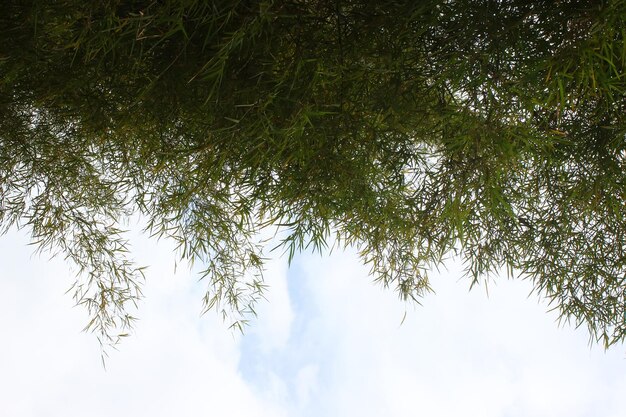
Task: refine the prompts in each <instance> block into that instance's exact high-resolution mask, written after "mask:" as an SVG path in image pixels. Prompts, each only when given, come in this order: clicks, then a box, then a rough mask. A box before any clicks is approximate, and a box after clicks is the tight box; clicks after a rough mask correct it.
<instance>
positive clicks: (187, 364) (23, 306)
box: [0, 233, 284, 417]
mask: <svg viewBox="0 0 626 417" xmlns="http://www.w3.org/2000/svg"><path fill="white" fill-rule="evenodd" d="M25 242H26V240H25V239H24V237H23V236H22V235H19V234H16V233H10V234H8V235H6V236H4V237H2V239H1V240H0V250H2V253H3V254H4V257H5V259H3V260H4V262H3V264H2V268H1V272H2V275H1V278H0V279H1V281H0V285H1V288H2V290H1V291H0V331H1V332H2V335H3V343H2V344H1V345H0V369H2V372H1V373H0V392H1V393H2V398H3V400H2V401H0V415H5V416H12V417H30V416H33V417H34V416H42V415H46V416H52V417H54V416H63V417H72V416H84V415H89V416H94V417H97V416H110V415H116V416H132V415H149V416H151V417H158V416H172V415H176V416H198V415H227V416H246V417H248V416H272V417H274V416H280V415H284V412H283V411H282V410H281V409H280V407H279V406H275V405H273V404H271V403H268V402H267V401H266V400H264V399H263V398H260V397H258V396H257V395H256V394H255V393H254V392H253V390H252V389H251V387H250V386H249V385H248V384H247V382H246V381H245V380H243V379H242V377H241V375H240V374H239V371H238V369H237V364H238V362H239V343H240V341H239V337H237V335H235V334H234V333H232V332H231V331H229V330H227V329H226V326H225V325H224V324H223V323H222V322H221V321H220V320H219V319H218V318H217V317H216V316H215V315H211V314H208V315H207V316H205V317H200V315H199V312H200V307H201V305H200V300H201V293H202V290H203V287H202V284H201V283H197V279H196V277H195V276H190V274H189V273H188V272H187V271H185V270H184V268H180V267H179V268H178V273H177V274H173V262H171V260H172V259H173V257H172V256H171V247H167V246H166V245H161V246H159V247H155V246H151V247H148V246H147V245H148V244H146V243H145V242H144V243H142V245H146V246H142V247H140V248H138V250H137V254H138V256H139V257H140V258H141V257H142V256H143V255H144V254H145V253H150V261H151V262H156V263H155V264H153V265H152V267H151V268H150V270H149V271H148V273H147V276H148V279H147V282H146V286H145V293H146V299H145V300H144V302H143V303H142V305H141V308H140V312H139V316H140V318H141V320H140V321H139V322H138V324H137V331H136V334H135V335H133V336H132V337H130V338H128V339H127V340H126V341H125V342H124V343H122V345H121V346H120V351H119V352H113V353H112V355H111V357H110V358H109V360H108V361H107V370H106V371H105V370H104V369H103V368H102V366H101V365H100V362H99V350H98V346H97V343H96V341H95V338H94V337H93V336H92V335H89V334H84V333H81V332H80V329H81V328H82V326H83V325H84V322H85V315H84V312H83V311H82V310H81V309H80V308H72V301H71V298H70V297H69V295H65V294H64V291H65V290H66V289H67V287H68V286H69V283H70V282H71V280H70V279H59V278H62V277H63V276H67V275H68V271H67V268H66V267H65V266H64V265H63V264H62V263H60V262H51V263H48V262H46V261H45V259H38V258H37V257H34V258H33V257H32V256H30V255H29V254H28V251H27V250H24V248H23V245H24V243H25Z"/></svg>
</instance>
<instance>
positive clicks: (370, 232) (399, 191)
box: [0, 0, 626, 345]
mask: <svg viewBox="0 0 626 417" xmlns="http://www.w3.org/2000/svg"><path fill="white" fill-rule="evenodd" d="M625 37H626V2H624V1H623V0H615V1H610V0H608V1H584V0H580V1H548V0H541V1H527V0H499V1H498V0H458V1H454V0H448V1H442V0H437V1H436V0H424V1H400V0H395V1H394V0H383V1H378V0H376V1H374V0H371V1H367V0H362V1H357V0H333V1H330V0H286V1H280V0H276V1H271V0H268V1H263V2H258V1H226V0H223V1H205V0H198V1H194V0H163V1H152V0H151V1H142V0H136V1H121V0H117V1H116V0H109V1H93V2H85V1H77V0H65V1H43V0H31V1H26V0H21V1H5V2H4V3H3V10H2V13H0V193H1V194H0V195H1V199H0V205H1V206H0V209H1V212H0V223H1V226H2V227H3V228H5V229H6V228H9V227H12V226H15V225H17V226H19V227H26V228H28V230H30V231H31V232H32V238H33V241H34V242H36V243H37V245H38V246H39V247H40V248H41V249H44V250H53V251H56V252H58V253H60V254H62V255H63V256H66V257H67V258H68V259H70V260H72V261H73V262H74V263H76V264H77V265H78V266H79V268H80V274H79V277H78V281H77V283H76V286H75V290H76V293H75V297H76V299H77V301H78V302H79V303H80V304H84V305H86V306H87V308H88V309H89V311H90V314H91V316H92V321H91V322H90V324H89V328H91V329H93V330H94V331H96V332H98V333H99V335H100V337H102V338H103V340H104V341H109V342H110V341H113V342H114V341H115V338H116V335H117V334H118V333H119V332H124V331H125V330H124V328H125V327H126V326H127V325H129V324H130V322H131V321H132V318H131V317H129V315H128V313H127V311H128V310H127V305H128V303H129V302H130V303H134V302H135V301H136V300H137V298H139V297H140V283H141V280H142V278H141V269H140V268H137V267H136V266H134V265H133V264H132V263H131V262H130V261H129V260H128V258H127V250H126V240H125V238H124V233H123V231H122V230H120V228H121V226H120V224H123V222H124V219H127V218H128V217H129V216H131V215H134V214H140V215H142V216H144V217H145V218H147V219H149V220H148V227H147V232H148V233H150V234H152V235H155V236H159V237H168V238H172V239H174V240H175V241H176V242H177V243H178V245H179V248H180V254H179V255H180V256H181V257H182V258H183V259H188V260H192V261H196V262H200V263H201V264H202V265H203V266H204V268H205V269H204V272H203V276H204V277H205V279H206V280H207V282H208V283H209V285H208V291H207V296H206V297H205V300H204V302H205V307H206V308H207V309H208V308H211V307H217V308H219V309H220V311H222V312H223V313H224V314H228V312H234V313H235V323H236V324H237V325H239V324H240V323H241V321H240V320H245V317H246V314H248V313H250V312H253V307H254V302H255V301H256V300H257V299H258V298H259V297H260V296H261V295H262V290H263V288H264V287H263V283H262V277H261V271H262V264H263V262H262V260H263V256H264V255H263V249H264V248H263V242H262V241H261V240H260V238H259V232H260V231H261V230H263V229H266V228H267V229H272V228H274V227H278V228H279V229H280V230H281V233H282V234H281V236H283V238H284V240H283V241H282V247H283V248H284V249H285V250H286V251H287V252H288V253H289V256H290V258H291V257H293V255H294V254H295V253H297V252H298V251H300V250H303V249H305V248H307V247H312V248H314V249H317V250H323V249H324V248H325V247H326V242H327V241H329V239H332V240H333V241H336V242H338V244H339V245H356V246H357V247H358V248H359V250H360V254H361V256H362V258H363V261H364V262H366V263H368V264H370V265H371V267H372V273H373V274H374V276H375V277H376V279H378V280H379V281H380V282H382V284H383V285H384V286H394V287H397V289H398V290H399V292H400V294H401V296H402V297H404V298H417V297H419V296H420V295H422V294H423V293H424V292H425V291H427V290H428V279H427V273H426V272H427V270H428V268H431V267H433V266H435V265H437V264H440V263H441V262H443V261H444V259H445V258H446V257H448V256H450V255H454V254H457V255H459V256H462V258H463V259H464V260H465V262H466V265H467V271H468V275H469V276H470V277H471V278H472V279H473V280H474V282H479V281H480V280H481V279H483V278H484V277H485V276H487V275H488V274H489V273H493V272H500V271H504V270H507V271H508V272H509V273H510V274H511V275H514V276H519V277H522V278H526V279H530V280H532V282H533V284H534V286H535V288H536V290H537V291H539V292H541V293H542V294H544V295H546V296H547V297H548V298H549V299H550V300H551V301H552V302H553V305H554V307H555V308H557V309H559V310H560V312H561V313H562V317H563V318H565V319H573V320H575V322H576V323H577V324H586V325H588V327H589V329H590V331H591V334H592V336H593V337H594V338H595V339H596V340H598V341H600V342H602V343H604V344H606V345H609V344H611V343H614V342H616V341H619V340H623V339H624V337H625V336H626V320H625V317H626V316H625V314H626V283H625V281H624V280H625V276H626V275H625V274H626V140H625V139H626V100H625V96H624V94H625V92H626V75H625V73H624V64H625V60H626V43H625V42H624V39H625ZM265 249H267V248H265Z"/></svg>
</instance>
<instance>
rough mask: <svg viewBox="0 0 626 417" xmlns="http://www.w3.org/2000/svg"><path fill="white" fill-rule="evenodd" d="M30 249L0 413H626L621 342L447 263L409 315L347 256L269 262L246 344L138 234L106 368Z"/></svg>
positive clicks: (10, 307)
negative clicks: (593, 341) (124, 314)
mask: <svg viewBox="0 0 626 417" xmlns="http://www.w3.org/2000/svg"><path fill="white" fill-rule="evenodd" d="M25 243H26V240H25V239H24V236H23V235H21V234H16V233H11V234H9V235H6V236H4V237H2V238H0V250H1V251H2V253H3V254H4V255H3V263H2V264H0V271H1V276H0V332H1V334H2V335H3V338H2V340H3V343H1V344H0V370H1V372H0V393H1V396H2V398H3V401H0V415H6V416H12V417H31V416H33V417H34V416H40V415H46V416H52V417H54V416H63V417H72V416H83V415H89V416H95V417H97V416H105V415H106V416H109V415H116V416H131V415H150V416H151V417H159V416H171V415H176V416H198V415H216V416H221V415H225V416H235V417H236V416H246V417H248V416H272V417H274V416H281V415H284V416H290V417H291V416H296V417H298V416H315V417H318V416H343V415H349V416H351V415H355V416H359V417H369V416H377V417H378V416H381V415H384V416H393V417H395V416H398V417H403V416H415V415H424V416H428V417H437V416H455V415H462V416H464V417H473V416H480V417H490V416H494V417H496V416H498V417H499V416H503V417H518V416H519V417H522V416H524V417H540V416H550V417H559V416H567V417H576V416H588V415H602V416H608V417H620V416H622V415H623V394H624V392H626V360H625V357H626V355H625V353H624V346H621V347H616V348H614V349H612V350H611V351H609V352H606V353H605V352H603V351H602V350H601V349H599V348H592V349H590V348H589V347H588V345H587V336H586V334H585V333H584V331H583V330H578V331H573V330H572V329H570V328H559V327H558V326H557V325H556V324H555V322H554V320H555V315H554V314H548V313H546V312H545V310H546V307H545V305H543V304H541V303H538V302H537V299H536V298H533V297H531V298H526V296H527V294H528V293H529V291H530V286H529V283H527V282H520V281H509V280H506V279H501V280H497V281H496V282H495V283H493V284H492V285H491V286H490V289H489V293H490V297H489V298H487V297H486V295H485V291H484V290H483V289H481V288H477V289H475V290H473V291H472V292H470V293H468V291H467V288H468V283H467V281H460V282H457V281H458V277H459V276H460V272H459V270H458V266H456V265H452V266H451V270H450V271H449V272H447V273H443V274H441V275H439V276H435V275H434V276H433V286H434V288H435V290H436V291H437V294H434V295H430V296H427V297H426V298H425V299H424V300H423V305H422V306H419V307H414V306H412V305H404V304H402V303H401V302H400V301H399V300H398V298H397V296H396V294H395V293H394V292H393V291H392V290H383V289H382V288H380V287H379V286H377V285H374V284H372V283H371V281H372V279H371V277H368V276H367V270H366V268H365V267H362V266H360V265H359V263H358V260H357V259H356V258H355V256H354V254H352V253H342V252H336V253H335V254H333V255H332V256H329V257H323V258H321V257H319V256H313V255H303V256H300V257H298V258H297V259H296V261H295V263H294V265H293V268H292V269H291V270H290V271H286V270H285V266H284V265H285V264H284V261H273V263H272V264H271V265H270V267H269V270H268V272H267V274H266V276H267V278H268V281H269V283H270V285H271V288H270V289H269V291H270V292H269V294H268V298H269V302H267V303H263V305H261V306H260V309H259V318H258V319H256V320H253V321H252V323H251V327H250V328H249V329H248V333H247V334H246V335H245V336H244V337H240V336H239V335H237V334H234V333H232V332H231V331H229V330H227V329H226V327H227V326H226V325H225V324H224V323H222V322H221V320H220V319H219V318H218V317H217V316H216V315H214V314H212V313H209V314H207V315H205V316H203V317H200V315H199V312H200V308H201V305H200V302H201V301H200V300H201V296H202V292H203V290H204V285H203V283H202V282H200V283H198V282H197V277H196V276H194V275H190V274H189V273H188V271H187V270H186V269H185V268H183V267H180V266H179V268H178V271H177V273H176V274H174V273H173V271H174V262H173V259H174V257H173V255H172V254H171V247H169V246H167V245H159V246H155V245H154V244H152V243H148V242H146V241H145V240H141V239H139V240H138V243H137V244H136V247H135V248H134V251H133V252H134V253H135V254H136V255H137V258H138V260H139V262H140V263H147V264H152V267H151V268H150V269H149V270H148V279H147V282H146V287H145V294H146V298H145V300H144V301H143V302H142V304H141V306H140V310H139V317H140V318H141V320H140V321H139V323H138V325H137V331H136V334H135V335H133V336H132V337H130V338H128V339H127V340H126V341H125V342H124V343H123V344H122V345H121V346H120V351H119V352H113V354H112V355H111V358H110V359H109V360H108V364H107V366H108V369H107V371H106V372H105V371H104V370H103V369H102V367H101V366H100V363H99V361H98V354H99V353H98V346H97V342H96V341H95V338H94V337H93V336H92V335H87V334H83V333H81V332H80V329H81V328H82V326H83V325H84V322H85V315H84V312H83V311H82V310H81V309H80V308H72V301H71V298H70V297H69V295H65V294H64V291H65V289H67V287H68V286H69V284H70V282H71V276H69V274H68V271H67V267H66V266H65V265H63V264H62V263H61V262H59V261H53V262H47V261H46V259H45V258H44V259H39V258H36V257H35V258H33V257H31V256H30V249H26V248H24V244H25ZM405 310H406V313H407V316H406V319H405V322H404V324H402V325H400V323H401V321H402V319H403V316H404V313H405ZM6 399H9V400H6Z"/></svg>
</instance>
